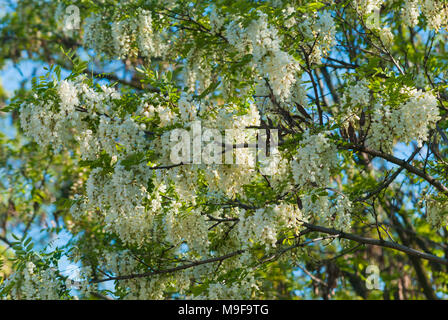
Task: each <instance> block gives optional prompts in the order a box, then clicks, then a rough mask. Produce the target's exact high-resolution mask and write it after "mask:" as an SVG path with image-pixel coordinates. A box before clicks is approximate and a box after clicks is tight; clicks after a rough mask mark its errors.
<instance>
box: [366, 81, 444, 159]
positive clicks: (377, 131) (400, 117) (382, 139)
mask: <svg viewBox="0 0 448 320" xmlns="http://www.w3.org/2000/svg"><path fill="white" fill-rule="evenodd" d="M403 92H406V93H407V94H409V95H410V98H409V99H408V100H407V101H406V102H405V103H402V104H400V105H399V106H398V108H396V109H393V110H391V108H390V107H389V106H387V105H383V103H382V102H381V101H378V102H377V103H375V105H374V109H373V115H372V121H371V127H370V130H369V133H368V136H367V145H368V146H369V147H372V148H374V149H377V150H382V151H384V152H390V151H392V147H393V141H394V138H397V139H398V140H399V141H404V142H406V143H409V142H411V141H417V144H418V146H419V147H421V146H422V144H423V142H424V141H426V140H427V139H428V134H429V130H430V129H433V128H435V125H436V123H437V121H438V120H439V119H440V116H439V109H438V107H437V98H436V97H435V96H434V94H433V93H431V92H424V91H422V90H417V89H410V88H407V89H403Z"/></svg>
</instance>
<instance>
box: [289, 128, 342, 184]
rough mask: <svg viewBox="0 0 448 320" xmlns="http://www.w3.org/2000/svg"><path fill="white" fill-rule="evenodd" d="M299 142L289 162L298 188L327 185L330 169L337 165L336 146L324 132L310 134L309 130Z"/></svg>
mask: <svg viewBox="0 0 448 320" xmlns="http://www.w3.org/2000/svg"><path fill="white" fill-rule="evenodd" d="M300 144H301V147H300V148H299V149H298V150H297V155H296V156H295V158H294V159H293V161H292V162H291V170H292V174H293V177H294V181H295V183H296V184H297V186H298V187H299V188H315V187H328V185H329V183H330V177H331V171H332V170H333V169H335V168H337V166H338V158H337V149H336V146H335V145H334V144H333V143H331V141H330V139H329V138H328V137H327V134H326V133H324V132H321V133H318V134H316V135H312V134H311V133H310V131H309V130H307V131H306V132H305V134H304V136H303V139H302V141H301V142H300Z"/></svg>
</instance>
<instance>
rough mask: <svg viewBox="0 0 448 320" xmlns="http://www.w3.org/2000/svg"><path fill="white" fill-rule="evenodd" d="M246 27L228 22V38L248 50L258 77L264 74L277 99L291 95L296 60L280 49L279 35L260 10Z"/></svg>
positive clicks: (240, 48)
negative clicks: (256, 16)
mask: <svg viewBox="0 0 448 320" xmlns="http://www.w3.org/2000/svg"><path fill="white" fill-rule="evenodd" d="M259 16H260V17H259V19H258V20H255V21H252V22H251V23H250V24H249V26H248V27H247V28H242V27H241V25H240V24H238V23H237V22H232V23H230V24H229V25H228V26H227V29H226V34H227V38H228V40H229V42H230V44H232V45H233V46H235V47H236V48H237V49H238V50H239V51H240V52H241V53H242V54H246V53H251V54H252V59H253V64H254V66H255V68H256V69H257V70H258V72H259V76H260V77H261V78H266V79H268V81H269V85H270V87H271V89H272V91H273V93H274V95H275V97H276V98H277V99H278V100H279V102H284V101H287V100H288V99H290V96H291V89H292V87H293V85H294V83H295V82H296V74H297V72H298V71H299V64H298V62H297V61H296V60H295V58H294V57H292V56H291V55H289V54H288V53H287V52H285V51H283V50H282V48H281V38H280V36H279V34H278V31H277V30H276V29H275V27H274V26H272V25H269V23H268V21H267V16H266V15H265V14H263V13H261V14H260V15H259Z"/></svg>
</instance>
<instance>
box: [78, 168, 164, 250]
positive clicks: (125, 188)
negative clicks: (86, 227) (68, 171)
mask: <svg viewBox="0 0 448 320" xmlns="http://www.w3.org/2000/svg"><path fill="white" fill-rule="evenodd" d="M152 175H153V172H152V170H151V169H150V168H149V167H148V166H146V165H145V164H141V165H139V166H134V167H133V168H132V169H126V168H125V167H124V166H122V165H120V164H119V163H118V164H117V165H115V168H114V171H113V172H112V173H110V174H108V173H105V172H103V169H102V168H95V169H93V170H92V172H91V173H90V176H89V178H88V180H87V183H86V198H85V200H86V201H83V202H81V201H79V200H78V201H77V202H76V203H75V204H74V206H73V207H72V210H71V211H72V213H73V214H74V215H76V216H82V215H83V214H85V212H88V211H95V209H99V210H100V213H101V214H102V215H103V216H104V223H105V229H106V231H110V232H114V233H116V234H117V235H118V236H119V237H120V239H121V240H122V241H123V242H125V243H132V244H136V245H142V244H143V243H145V241H148V240H150V239H151V238H152V236H153V230H154V228H155V227H157V225H155V224H154V223H155V216H156V215H158V214H161V213H162V212H163V210H162V196H161V194H163V193H164V192H165V190H166V186H165V185H164V184H163V183H158V184H157V180H154V182H155V183H156V185H155V187H154V190H153V191H152V193H149V192H148V190H147V185H148V181H150V180H151V178H152ZM145 203H148V204H149V205H148V206H145V205H144V204H145ZM79 211H81V213H79Z"/></svg>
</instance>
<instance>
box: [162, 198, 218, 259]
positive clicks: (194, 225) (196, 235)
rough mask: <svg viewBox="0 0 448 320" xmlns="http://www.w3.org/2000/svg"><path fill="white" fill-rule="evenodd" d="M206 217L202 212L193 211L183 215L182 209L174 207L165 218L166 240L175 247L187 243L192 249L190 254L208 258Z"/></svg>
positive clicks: (207, 225)
mask: <svg viewBox="0 0 448 320" xmlns="http://www.w3.org/2000/svg"><path fill="white" fill-rule="evenodd" d="M209 227H210V225H209V224H207V221H206V217H205V215H203V214H201V210H191V211H190V212H188V213H183V210H180V207H179V206H178V205H177V206H173V208H172V209H170V210H168V212H167V214H166V215H165V217H164V228H165V231H166V240H167V241H168V242H169V243H172V244H173V245H178V244H179V243H182V242H185V243H186V244H187V245H188V248H189V249H191V251H189V254H194V253H198V254H200V255H201V256H206V255H207V253H208V251H207V249H208V246H209V244H210V243H209V240H208V228H209Z"/></svg>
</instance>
